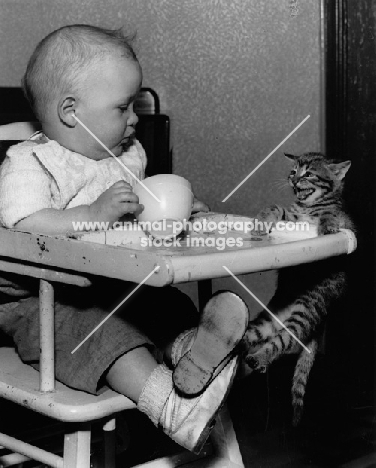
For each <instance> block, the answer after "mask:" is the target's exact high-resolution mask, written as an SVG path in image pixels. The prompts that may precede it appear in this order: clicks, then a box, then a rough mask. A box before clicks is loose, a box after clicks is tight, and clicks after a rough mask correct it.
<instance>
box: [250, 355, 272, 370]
mask: <svg viewBox="0 0 376 468" xmlns="http://www.w3.org/2000/svg"><path fill="white" fill-rule="evenodd" d="M245 362H246V364H247V365H248V366H249V367H250V368H251V369H253V370H255V371H258V372H261V373H265V372H266V369H267V367H268V366H267V364H266V363H265V362H264V360H263V359H262V357H261V356H256V355H255V354H253V355H248V356H247V357H246V358H245Z"/></svg>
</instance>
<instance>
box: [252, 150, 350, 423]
mask: <svg viewBox="0 0 376 468" xmlns="http://www.w3.org/2000/svg"><path fill="white" fill-rule="evenodd" d="M286 156H287V157H288V158H289V159H292V160H293V161H294V165H293V168H292V170H291V173H290V175H289V177H288V181H289V184H290V186H291V187H292V189H293V191H294V193H295V196H296V201H295V203H293V204H292V205H291V206H290V207H289V208H284V207H280V206H277V205H275V206H272V207H271V208H269V209H266V210H263V211H262V212H261V213H260V214H259V215H258V216H257V219H259V220H262V221H266V222H269V223H270V222H273V223H276V222H278V221H294V222H296V221H308V222H310V223H311V224H315V225H316V226H317V227H318V233H319V235H325V234H330V233H334V232H338V231H339V229H342V228H347V229H353V225H352V222H351V220H350V218H349V217H348V216H347V215H346V214H345V212H344V211H343V208H342V188H343V178H344V176H345V174H346V172H347V170H348V169H349V167H350V162H349V161H347V162H343V163H338V164H335V163H334V162H332V161H328V160H326V159H325V157H324V156H323V155H322V154H321V153H305V154H303V155H301V156H293V155H286ZM341 263H342V260H341V259H338V258H334V259H327V260H323V261H320V262H315V263H311V264H306V265H298V266H294V267H290V268H285V269H284V270H280V272H279V275H278V286H277V289H276V293H275V295H274V296H273V298H272V300H271V302H270V303H269V305H268V308H269V309H270V310H271V311H272V312H273V314H274V315H276V316H277V317H278V318H279V320H280V321H281V322H282V323H283V324H284V326H285V327H286V328H287V329H288V330H289V331H290V332H291V333H292V334H294V335H295V336H296V337H297V338H298V339H299V340H300V341H301V342H303V343H304V344H305V346H306V347H307V348H308V349H309V350H310V351H311V353H308V352H307V351H306V350H304V349H302V347H301V345H300V344H299V343H298V342H297V341H296V340H295V339H294V338H293V337H292V336H291V335H290V334H289V333H288V331H286V329H285V328H284V327H283V326H282V325H281V324H279V323H278V322H277V321H276V320H274V319H273V318H272V317H271V316H270V314H269V313H267V312H266V311H262V312H261V313H260V314H259V315H258V316H257V317H256V319H255V320H253V321H252V322H250V325H249V328H248V330H247V333H246V336H245V338H244V349H245V361H246V362H247V364H248V365H249V366H250V367H251V368H253V369H255V370H259V371H261V372H265V371H266V369H267V367H268V366H269V365H270V364H271V363H272V362H273V361H274V360H275V359H277V358H278V357H279V356H280V355H282V354H283V353H288V352H292V351H295V350H298V351H299V352H300V355H299V358H298V362H297V364H296V368H295V372H294V378H293V385H292V402H293V412H294V415H293V424H294V425H296V424H297V423H298V422H299V420H300V418H301V414H302V410H303V398H304V393H305V389H306V384H307V380H308V376H309V373H310V370H311V368H312V365H313V362H314V359H315V356H316V353H317V348H318V344H317V339H318V337H319V336H320V332H321V331H322V326H323V323H324V319H325V317H326V315H327V313H328V309H329V307H330V305H331V303H332V302H333V301H334V300H336V299H337V298H339V297H340V296H341V294H342V293H343V290H344V287H345V274H344V272H343V271H342V269H341Z"/></svg>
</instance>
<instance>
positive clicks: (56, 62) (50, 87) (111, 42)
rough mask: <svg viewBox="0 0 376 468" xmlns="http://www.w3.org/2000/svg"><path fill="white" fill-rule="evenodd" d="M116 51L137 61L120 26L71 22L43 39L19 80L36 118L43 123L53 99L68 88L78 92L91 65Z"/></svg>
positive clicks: (129, 40) (129, 41) (129, 42)
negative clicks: (100, 25)
mask: <svg viewBox="0 0 376 468" xmlns="http://www.w3.org/2000/svg"><path fill="white" fill-rule="evenodd" d="M116 52H120V54H121V55H122V56H124V57H126V58H130V59H133V60H137V57H136V54H135V52H134V50H133V48H132V46H131V39H130V38H129V37H126V36H125V35H124V34H123V32H122V30H121V29H117V30H110V29H103V28H99V27H96V26H90V25H85V24H74V25H70V26H64V27H62V28H60V29H57V30H56V31H53V32H52V33H51V34H49V35H48V36H46V37H45V38H44V39H42V40H41V42H39V44H38V45H37V47H36V48H35V50H34V52H33V54H32V56H31V57H30V60H29V63H28V65H27V68H26V72H25V75H24V77H23V79H22V87H23V89H24V93H25V95H26V97H27V99H28V101H29V102H30V105H31V107H32V109H33V111H34V113H35V115H36V117H37V118H38V119H39V120H40V121H41V122H43V121H44V117H45V115H46V112H47V109H48V106H49V104H50V103H51V102H52V101H53V99H56V98H57V97H59V96H61V95H62V94H63V93H65V92H67V91H68V92H69V91H73V90H74V91H79V90H80V86H81V84H82V82H83V79H84V77H85V76H86V75H87V73H88V71H90V67H91V66H92V65H93V64H94V65H95V63H97V62H99V61H100V60H102V59H103V58H104V57H105V56H108V55H110V54H114V53H116Z"/></svg>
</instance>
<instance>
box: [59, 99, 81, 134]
mask: <svg viewBox="0 0 376 468" xmlns="http://www.w3.org/2000/svg"><path fill="white" fill-rule="evenodd" d="M75 110H76V99H75V98H74V97H72V96H64V97H63V98H61V99H60V101H59V103H58V108H57V113H58V115H59V119H60V120H61V121H62V122H63V123H64V124H65V125H67V126H68V127H75V126H76V125H77V120H76V119H75V118H74V115H75Z"/></svg>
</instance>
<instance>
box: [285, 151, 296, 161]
mask: <svg viewBox="0 0 376 468" xmlns="http://www.w3.org/2000/svg"><path fill="white" fill-rule="evenodd" d="M283 154H284V155H285V156H286V158H287V159H290V160H291V161H296V160H297V159H298V157H299V156H294V155H293V154H289V153H283Z"/></svg>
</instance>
